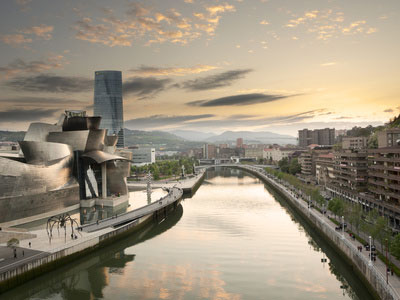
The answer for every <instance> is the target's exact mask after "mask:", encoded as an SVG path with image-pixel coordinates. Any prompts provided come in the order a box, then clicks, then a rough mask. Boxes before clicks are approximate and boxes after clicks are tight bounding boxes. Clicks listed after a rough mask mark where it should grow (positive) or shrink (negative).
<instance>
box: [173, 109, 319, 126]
mask: <svg viewBox="0 0 400 300" xmlns="http://www.w3.org/2000/svg"><path fill="white" fill-rule="evenodd" d="M326 113H327V112H326V109H317V110H311V111H305V112H301V113H297V114H289V115H283V116H274V117H263V118H260V116H259V115H234V116H230V117H227V118H212V119H208V120H194V121H192V122H188V123H184V124H181V126H180V129H192V130H193V129H205V130H208V131H209V130H211V131H221V130H238V129H239V130H243V128H253V129H255V128H260V127H261V126H263V127H264V126H265V125H266V124H269V125H274V126H286V125H288V124H304V122H305V121H309V120H312V119H313V118H315V117H317V116H320V115H323V114H326ZM298 126H299V125H298ZM302 126H303V125H302Z"/></svg>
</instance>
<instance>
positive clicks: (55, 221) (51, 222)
mask: <svg viewBox="0 0 400 300" xmlns="http://www.w3.org/2000/svg"><path fill="white" fill-rule="evenodd" d="M68 222H69V223H70V224H71V230H72V233H71V237H74V224H76V225H77V226H79V224H78V222H76V220H75V219H73V218H71V216H70V215H69V214H68V213H67V214H62V215H60V216H57V217H55V216H53V217H50V218H49V219H48V220H47V226H46V230H47V234H48V235H49V237H50V238H51V237H52V236H53V227H54V226H55V225H57V231H58V233H60V227H61V228H64V235H65V236H67V225H68Z"/></svg>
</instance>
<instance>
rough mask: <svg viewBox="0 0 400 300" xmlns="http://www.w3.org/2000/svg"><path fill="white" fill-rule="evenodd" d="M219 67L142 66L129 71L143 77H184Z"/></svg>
mask: <svg viewBox="0 0 400 300" xmlns="http://www.w3.org/2000/svg"><path fill="white" fill-rule="evenodd" d="M216 68H217V67H215V66H210V65H195V66H193V67H165V68H162V67H151V66H144V65H142V66H140V67H139V68H136V69H131V70H129V71H131V72H134V73H136V74H138V75H141V76H169V75H173V76H183V75H187V74H198V73H202V72H207V71H210V70H214V69H216Z"/></svg>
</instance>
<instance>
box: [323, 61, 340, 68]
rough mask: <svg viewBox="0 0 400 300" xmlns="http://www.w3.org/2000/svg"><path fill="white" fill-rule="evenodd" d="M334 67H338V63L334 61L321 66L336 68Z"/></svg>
mask: <svg viewBox="0 0 400 300" xmlns="http://www.w3.org/2000/svg"><path fill="white" fill-rule="evenodd" d="M334 65H336V62H334V61H331V62H326V63H323V64H320V66H321V67H330V66H334Z"/></svg>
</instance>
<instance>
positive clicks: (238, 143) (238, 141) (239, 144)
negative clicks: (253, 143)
mask: <svg viewBox="0 0 400 300" xmlns="http://www.w3.org/2000/svg"><path fill="white" fill-rule="evenodd" d="M236 148H243V138H237V139H236Z"/></svg>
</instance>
